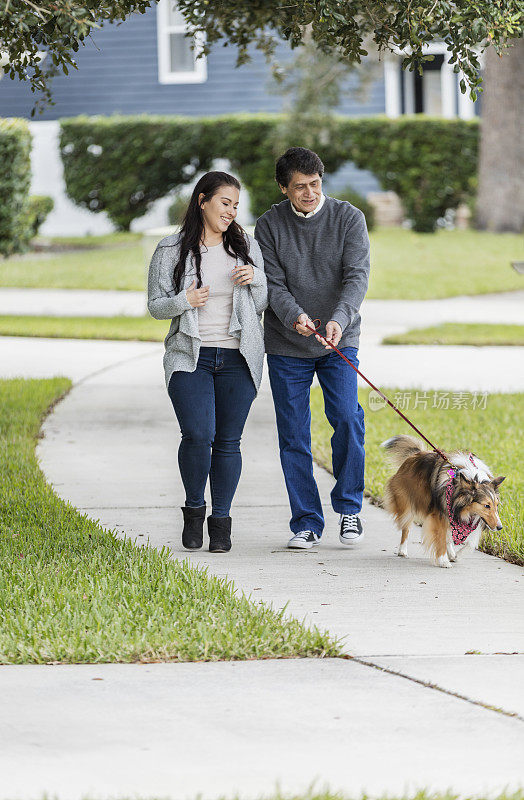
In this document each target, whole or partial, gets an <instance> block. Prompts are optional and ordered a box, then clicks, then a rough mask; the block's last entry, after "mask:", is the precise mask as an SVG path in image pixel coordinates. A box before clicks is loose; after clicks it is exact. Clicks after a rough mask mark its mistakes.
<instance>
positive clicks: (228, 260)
mask: <svg viewBox="0 0 524 800" xmlns="http://www.w3.org/2000/svg"><path fill="white" fill-rule="evenodd" d="M201 253H202V263H201V265H200V269H201V273H202V286H209V299H208V301H207V303H206V304H205V306H203V307H202V308H199V309H198V330H199V333H200V338H201V339H202V347H228V348H231V349H233V348H237V349H238V347H239V346H240V341H239V339H238V338H237V337H236V336H230V335H229V328H230V323H231V313H232V311H233V287H234V283H233V280H232V270H233V267H234V266H235V265H236V260H235V258H233V256H230V255H228V254H227V253H226V251H225V250H224V245H223V244H217V245H214V246H213V247H203V248H202V249H201Z"/></svg>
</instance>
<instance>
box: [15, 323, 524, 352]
mask: <svg viewBox="0 0 524 800" xmlns="http://www.w3.org/2000/svg"><path fill="white" fill-rule="evenodd" d="M0 326H1V322H0ZM0 330H1V327H0ZM382 344H465V345H476V346H478V347H481V346H484V345H499V346H501V345H519V346H520V347H522V346H523V345H524V325H492V324H484V323H483V324H462V323H458V322H445V323H444V324H443V325H435V326H434V327H432V328H414V329H413V330H411V331H406V333H399V334H396V335H395V336H386V337H385V339H383V340H382Z"/></svg>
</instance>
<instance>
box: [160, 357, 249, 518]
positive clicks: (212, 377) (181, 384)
mask: <svg viewBox="0 0 524 800" xmlns="http://www.w3.org/2000/svg"><path fill="white" fill-rule="evenodd" d="M168 392H169V397H170V399H171V402H172V404H173V408H174V409H175V414H176V416H177V419H178V422H179V425H180V431H181V433H182V441H181V442H180V447H179V449H178V464H179V467H180V474H181V476H182V482H183V484H184V489H185V492H186V506H192V507H194V508H199V507H200V506H203V505H204V503H205V499H204V492H205V488H206V483H207V478H208V475H209V483H210V489H211V502H212V511H211V513H212V515H213V516H214V517H228V516H229V512H230V509H231V502H232V500H233V496H234V494H235V490H236V488H237V485H238V481H239V479H240V473H241V471H242V456H241V454H240V438H241V436H242V431H243V429H244V424H245V422H246V419H247V415H248V413H249V409H250V407H251V403H252V402H253V400H254V399H255V395H256V389H255V384H254V383H253V379H252V377H251V373H250V371H249V367H248V366H247V363H246V360H245V358H244V356H243V355H242V354H241V353H240V351H239V350H236V349H235V350H233V349H228V348H223V347H201V348H200V355H199V358H198V362H197V366H196V369H195V371H194V372H174V373H173V374H172V376H171V378H170V381H169V387H168Z"/></svg>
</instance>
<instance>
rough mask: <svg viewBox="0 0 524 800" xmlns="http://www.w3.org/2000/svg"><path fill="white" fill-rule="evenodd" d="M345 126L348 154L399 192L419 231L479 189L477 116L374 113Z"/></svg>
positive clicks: (427, 228) (427, 229) (385, 186)
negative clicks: (451, 117) (467, 118)
mask: <svg viewBox="0 0 524 800" xmlns="http://www.w3.org/2000/svg"><path fill="white" fill-rule="evenodd" d="M341 128H342V131H343V133H342V137H343V138H344V139H345V141H346V147H347V153H348V156H350V157H351V160H352V161H354V163H355V164H356V165H357V167H362V168H363V169H369V170H371V172H373V174H374V175H375V176H376V178H377V179H378V180H379V181H380V183H381V186H382V188H383V189H385V190H389V189H392V190H393V191H395V192H396V193H397V194H398V195H399V196H400V198H401V200H402V202H403V204H404V208H405V211H406V216H407V217H409V218H410V219H411V220H412V222H413V228H414V230H416V231H421V232H430V231H433V230H434V229H435V224H436V222H437V220H438V219H439V218H440V217H443V216H444V213H445V211H446V209H448V208H456V207H457V206H458V204H459V203H460V202H462V201H463V200H464V201H467V199H468V198H469V197H471V196H472V195H473V194H474V193H475V190H476V173H477V150H478V134H479V127H478V123H477V122H476V120H472V121H470V122H466V121H464V120H460V119H454V120H445V119H435V118H428V117H424V116H422V115H416V116H413V117H400V118H398V119H387V118H386V117H373V118H360V119H352V120H345V121H344V122H342V124H341Z"/></svg>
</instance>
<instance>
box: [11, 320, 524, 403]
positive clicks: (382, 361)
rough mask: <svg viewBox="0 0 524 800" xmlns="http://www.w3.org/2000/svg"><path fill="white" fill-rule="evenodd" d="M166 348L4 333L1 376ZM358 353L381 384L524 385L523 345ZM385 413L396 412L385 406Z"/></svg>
mask: <svg viewBox="0 0 524 800" xmlns="http://www.w3.org/2000/svg"><path fill="white" fill-rule="evenodd" d="M166 332H167V326H166ZM162 352H163V345H162V344H158V343H155V342H125V341H122V342H119V341H95V340H89V339H40V338H33V337H23V336H1V337H0V376H2V377H3V378H13V377H27V378H47V377H52V376H54V375H66V376H69V377H70V378H72V380H73V381H79V380H81V379H83V378H85V377H87V376H89V375H91V374H92V373H93V372H95V371H98V370H100V369H105V368H106V367H110V366H111V365H113V364H115V363H118V362H120V361H125V360H126V359H128V358H135V357H141V356H142V355H147V354H153V353H155V354H156V355H157V357H158V359H159V360H161V358H162ZM359 357H360V369H361V371H362V372H363V373H364V374H365V375H367V376H368V378H369V379H370V380H371V381H372V382H373V383H374V384H375V385H377V386H379V387H380V388H387V387H398V388H401V389H423V390H425V389H439V390H450V391H467V392H522V391H524V370H522V369H519V366H520V364H521V363H523V361H524V347H455V346H449V347H438V346H432V345H428V346H426V345H418V346H416V347H414V346H410V345H387V346H386V345H374V344H369V343H368V342H367V341H366V337H363V342H362V344H361V346H360V349H359ZM486 364H489V369H486ZM359 380H360V379H359ZM360 384H361V385H362V386H365V384H364V382H363V381H360ZM392 399H394V398H392ZM413 400H414V398H413ZM410 407H413V404H411V406H410ZM368 410H369V411H371V409H368ZM380 413H388V414H389V413H391V412H390V411H389V410H387V411H385V410H384V409H383V408H381V409H380Z"/></svg>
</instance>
